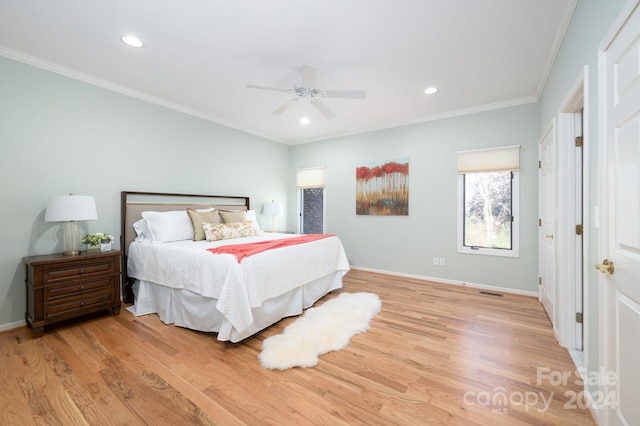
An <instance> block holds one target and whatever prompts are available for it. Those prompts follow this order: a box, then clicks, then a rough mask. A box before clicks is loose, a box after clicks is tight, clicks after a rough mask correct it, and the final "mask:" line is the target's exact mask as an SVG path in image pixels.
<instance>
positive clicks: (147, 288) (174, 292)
mask: <svg viewBox="0 0 640 426" xmlns="http://www.w3.org/2000/svg"><path fill="white" fill-rule="evenodd" d="M344 273H345V272H344V271H336V272H335V273H333V274H329V275H326V276H325V277H323V278H320V279H317V280H315V281H312V282H310V283H308V284H305V285H304V286H301V287H298V288H295V289H293V290H292V291H290V292H288V293H285V294H283V295H281V296H278V297H275V298H272V299H269V300H265V301H264V302H263V303H262V306H260V307H258V308H253V309H252V310H251V314H252V316H253V322H252V323H251V325H250V326H249V327H248V328H247V329H245V330H242V331H238V330H236V329H234V328H233V326H232V325H231V324H230V323H229V322H228V321H226V319H225V318H224V316H223V315H222V314H221V313H220V312H219V311H218V309H217V308H216V303H217V302H218V299H212V298H208V297H203V296H200V295H197V294H195V293H193V292H191V291H189V290H184V289H173V288H169V287H165V286H162V285H159V284H155V283H152V282H148V281H136V282H135V284H134V285H133V293H134V296H135V305H133V306H130V307H128V308H127V309H128V310H129V311H130V312H132V313H133V314H134V315H135V316H140V315H147V314H152V313H157V314H158V316H159V317H160V319H161V320H162V321H163V322H164V323H166V324H175V325H177V326H180V327H186V328H190V329H192V330H198V331H207V332H216V333H218V340H221V341H231V342H234V343H235V342H239V341H241V340H243V339H246V338H247V337H249V336H251V335H253V334H255V333H257V332H258V331H260V330H263V329H265V328H267V327H268V326H270V325H272V324H275V323H276V322H278V321H280V320H281V319H282V318H284V317H290V316H294V315H300V314H301V313H302V311H303V310H304V309H307V308H308V307H310V306H312V305H313V304H314V303H315V302H316V301H318V299H320V298H321V297H322V296H324V295H325V294H327V293H329V292H330V291H333V290H336V289H338V288H341V287H342V276H343V275H344Z"/></svg>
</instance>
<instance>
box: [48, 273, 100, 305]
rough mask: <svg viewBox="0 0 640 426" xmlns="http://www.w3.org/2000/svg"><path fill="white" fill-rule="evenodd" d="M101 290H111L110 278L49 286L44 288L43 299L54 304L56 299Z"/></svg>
mask: <svg viewBox="0 0 640 426" xmlns="http://www.w3.org/2000/svg"><path fill="white" fill-rule="evenodd" d="M103 289H107V290H109V291H112V290H113V280H112V279H111V277H98V278H94V279H92V280H90V281H87V280H82V281H73V282H65V283H64V284H56V285H49V286H46V287H45V288H44V299H45V300H46V301H49V302H55V301H56V300H57V299H61V298H65V297H69V296H76V295H80V294H83V293H90V292H92V291H97V290H103Z"/></svg>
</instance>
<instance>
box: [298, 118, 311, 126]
mask: <svg viewBox="0 0 640 426" xmlns="http://www.w3.org/2000/svg"><path fill="white" fill-rule="evenodd" d="M309 123H311V121H310V120H309V117H302V118H301V119H300V124H302V125H303V126H306V125H307V124H309Z"/></svg>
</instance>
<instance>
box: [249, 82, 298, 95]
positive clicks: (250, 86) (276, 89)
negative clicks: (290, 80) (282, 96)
mask: <svg viewBox="0 0 640 426" xmlns="http://www.w3.org/2000/svg"><path fill="white" fill-rule="evenodd" d="M246 87H247V89H260V90H271V91H274V92H285V93H291V90H289V89H280V88H278V87H267V86H256V85H255V84H247V86H246Z"/></svg>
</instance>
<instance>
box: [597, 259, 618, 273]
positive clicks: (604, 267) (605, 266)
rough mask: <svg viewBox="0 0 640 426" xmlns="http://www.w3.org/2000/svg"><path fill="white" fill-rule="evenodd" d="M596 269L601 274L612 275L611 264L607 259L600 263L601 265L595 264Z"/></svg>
mask: <svg viewBox="0 0 640 426" xmlns="http://www.w3.org/2000/svg"><path fill="white" fill-rule="evenodd" d="M596 269H597V270H598V271H600V272H602V273H603V274H606V273H609V274H611V275H613V271H614V268H613V262H611V261H610V260H609V259H605V260H603V261H602V263H597V264H596Z"/></svg>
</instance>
